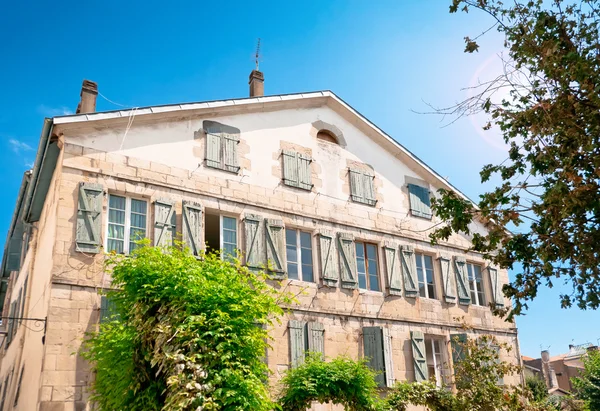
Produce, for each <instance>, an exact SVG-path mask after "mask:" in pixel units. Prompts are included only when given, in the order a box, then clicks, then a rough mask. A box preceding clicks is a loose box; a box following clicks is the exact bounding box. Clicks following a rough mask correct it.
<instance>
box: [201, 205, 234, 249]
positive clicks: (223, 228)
mask: <svg viewBox="0 0 600 411" xmlns="http://www.w3.org/2000/svg"><path fill="white" fill-rule="evenodd" d="M204 230H205V232H204V239H205V240H206V244H207V246H208V251H209V252H220V251H221V250H222V251H223V256H224V257H225V258H226V259H231V258H235V257H236V256H237V219H236V218H234V217H227V216H224V215H219V214H209V213H207V214H206V222H205V228H204Z"/></svg>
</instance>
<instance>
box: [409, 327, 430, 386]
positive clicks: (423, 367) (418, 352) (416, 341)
mask: <svg viewBox="0 0 600 411" xmlns="http://www.w3.org/2000/svg"><path fill="white" fill-rule="evenodd" d="M410 341H411V343H412V353H413V363H414V367H415V381H416V382H421V381H427V379H428V378H429V376H428V370H427V355H426V351H425V336H424V335H423V332H421V331H411V332H410Z"/></svg>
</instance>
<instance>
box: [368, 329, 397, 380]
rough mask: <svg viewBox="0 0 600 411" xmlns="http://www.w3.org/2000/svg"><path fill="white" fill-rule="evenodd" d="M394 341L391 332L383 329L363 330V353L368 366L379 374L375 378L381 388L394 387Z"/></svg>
mask: <svg viewBox="0 0 600 411" xmlns="http://www.w3.org/2000/svg"><path fill="white" fill-rule="evenodd" d="M392 352H393V350H392V339H391V337H390V335H389V330H388V329H387V328H382V327H364V328H363V353H364V357H365V358H367V361H368V362H367V365H368V366H369V368H371V369H372V370H373V371H375V372H377V373H378V374H377V375H376V376H375V381H377V383H378V385H379V386H380V387H393V385H394V365H393V360H392Z"/></svg>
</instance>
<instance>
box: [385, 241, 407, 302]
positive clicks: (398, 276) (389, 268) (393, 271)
mask: <svg viewBox="0 0 600 411" xmlns="http://www.w3.org/2000/svg"><path fill="white" fill-rule="evenodd" d="M383 255H384V256H385V270H386V274H387V281H388V283H387V285H388V291H389V293H390V294H392V295H402V273H401V271H400V262H399V257H398V246H397V245H395V244H386V245H385V246H384V247H383Z"/></svg>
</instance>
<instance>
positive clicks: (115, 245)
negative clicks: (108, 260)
mask: <svg viewBox="0 0 600 411" xmlns="http://www.w3.org/2000/svg"><path fill="white" fill-rule="evenodd" d="M123 244H124V243H123V241H122V240H111V239H109V240H108V241H107V247H108V251H109V252H111V251H115V252H116V253H117V254H123Z"/></svg>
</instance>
